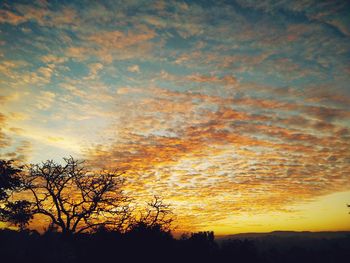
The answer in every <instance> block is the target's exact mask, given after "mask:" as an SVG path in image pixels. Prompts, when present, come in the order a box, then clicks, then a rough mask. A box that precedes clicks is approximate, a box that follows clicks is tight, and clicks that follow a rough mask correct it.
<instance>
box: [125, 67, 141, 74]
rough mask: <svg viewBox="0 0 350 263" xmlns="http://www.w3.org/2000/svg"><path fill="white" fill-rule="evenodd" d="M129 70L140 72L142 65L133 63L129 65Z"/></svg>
mask: <svg viewBox="0 0 350 263" xmlns="http://www.w3.org/2000/svg"><path fill="white" fill-rule="evenodd" d="M128 71H129V72H133V73H140V67H139V65H132V66H129V67H128Z"/></svg>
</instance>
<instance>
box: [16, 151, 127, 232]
mask: <svg viewBox="0 0 350 263" xmlns="http://www.w3.org/2000/svg"><path fill="white" fill-rule="evenodd" d="M82 164H83V162H79V161H77V160H75V159H73V158H72V157H70V158H64V165H61V164H58V163H55V162H54V161H51V160H48V161H46V162H43V163H42V164H36V165H30V166H29V167H28V173H25V174H23V175H22V177H21V183H22V185H23V188H22V189H21V191H20V192H19V194H18V195H19V196H21V197H22V198H25V200H27V201H28V202H29V204H30V208H31V209H30V211H31V215H37V214H40V215H43V216H45V217H47V218H49V219H50V221H51V227H52V228H57V229H58V230H59V231H61V232H62V233H64V234H68V235H69V234H72V233H82V232H91V231H93V230H94V229H96V228H98V227H101V226H105V227H109V228H113V229H117V230H122V229H123V228H124V227H125V225H127V224H128V220H129V219H130V216H131V211H130V208H129V203H130V198H128V197H126V196H125V195H124V194H123V192H122V189H121V187H122V185H123V182H124V180H123V179H122V177H121V174H120V173H115V172H114V173H111V172H108V171H100V172H88V171H86V169H85V168H84V167H83V165H82Z"/></svg>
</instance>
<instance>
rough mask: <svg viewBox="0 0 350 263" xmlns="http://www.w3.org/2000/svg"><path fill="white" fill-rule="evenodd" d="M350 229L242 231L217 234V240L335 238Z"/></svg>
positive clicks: (344, 234) (347, 233) (343, 235)
mask: <svg viewBox="0 0 350 263" xmlns="http://www.w3.org/2000/svg"><path fill="white" fill-rule="evenodd" d="M349 236H350V231H322V232H310V231H300V232H298V231H273V232H267V233H240V234H235V235H226V236H217V237H216V240H217V241H220V240H227V239H262V238H263V239H265V238H274V237H275V238H283V237H285V238H315V239H334V238H343V237H349Z"/></svg>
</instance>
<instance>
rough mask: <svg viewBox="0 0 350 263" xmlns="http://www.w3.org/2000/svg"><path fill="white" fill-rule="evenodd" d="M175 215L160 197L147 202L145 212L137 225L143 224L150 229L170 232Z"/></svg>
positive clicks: (142, 212) (141, 214)
mask: <svg viewBox="0 0 350 263" xmlns="http://www.w3.org/2000/svg"><path fill="white" fill-rule="evenodd" d="M173 219H174V218H173V213H172V211H171V209H170V205H169V204H165V203H164V201H163V200H162V199H161V198H160V197H159V196H156V195H155V196H154V197H153V200H152V201H150V202H147V206H146V209H145V211H141V213H140V218H139V220H138V221H137V224H143V225H145V226H147V227H149V228H154V227H160V229H161V230H162V231H169V230H170V227H171V223H172V222H173Z"/></svg>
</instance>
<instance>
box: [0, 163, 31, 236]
mask: <svg viewBox="0 0 350 263" xmlns="http://www.w3.org/2000/svg"><path fill="white" fill-rule="evenodd" d="M13 163H14V162H13V161H12V160H9V161H6V160H0V220H1V221H6V222H9V223H10V224H13V225H15V226H19V228H20V229H21V230H23V229H24V228H25V227H26V225H27V224H28V222H29V221H30V220H31V219H32V214H31V210H30V203H29V202H28V201H26V200H19V201H13V202H11V201H10V200H9V198H10V197H11V196H12V195H13V193H14V192H16V191H19V190H20V189H21V187H22V186H23V185H22V183H21V180H20V174H21V173H22V167H15V166H14V164H13Z"/></svg>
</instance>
